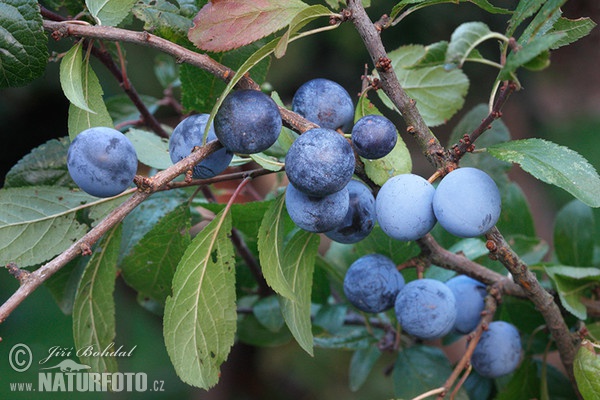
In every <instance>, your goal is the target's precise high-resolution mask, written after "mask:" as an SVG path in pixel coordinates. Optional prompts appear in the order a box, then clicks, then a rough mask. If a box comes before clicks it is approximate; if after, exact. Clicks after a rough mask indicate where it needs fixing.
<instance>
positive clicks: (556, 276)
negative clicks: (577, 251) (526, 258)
mask: <svg viewBox="0 0 600 400" xmlns="http://www.w3.org/2000/svg"><path fill="white" fill-rule="evenodd" d="M545 271H546V273H547V274H548V276H549V277H550V278H551V279H552V281H554V283H555V284H556V289H557V291H558V295H559V297H560V301H561V303H562V305H563V306H564V307H565V309H566V310H567V311H569V312H570V313H571V314H573V315H574V316H576V317H577V318H579V319H581V320H585V319H586V318H587V310H586V308H585V306H584V305H583V304H582V303H581V301H580V297H582V296H583V294H584V292H585V290H586V289H588V286H589V285H588V284H589V283H594V284H597V282H599V281H600V269H598V268H591V267H569V266H563V265H561V266H551V267H545Z"/></svg>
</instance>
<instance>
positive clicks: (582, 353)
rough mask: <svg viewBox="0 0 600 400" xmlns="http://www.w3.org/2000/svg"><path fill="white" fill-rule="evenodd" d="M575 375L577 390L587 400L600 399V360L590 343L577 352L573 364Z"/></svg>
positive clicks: (586, 343)
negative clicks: (599, 378) (599, 377)
mask: <svg viewBox="0 0 600 400" xmlns="http://www.w3.org/2000/svg"><path fill="white" fill-rule="evenodd" d="M573 373H574V374H575V381H576V382H577V388H578V389H579V392H580V393H581V395H582V396H583V398H584V399H585V400H597V399H598V398H600V381H599V380H598V376H599V375H600V358H598V355H597V354H596V352H595V350H594V347H593V346H592V345H591V344H590V343H589V342H584V343H582V344H581V346H580V347H579V350H577V354H576V355H575V361H574V362H573Z"/></svg>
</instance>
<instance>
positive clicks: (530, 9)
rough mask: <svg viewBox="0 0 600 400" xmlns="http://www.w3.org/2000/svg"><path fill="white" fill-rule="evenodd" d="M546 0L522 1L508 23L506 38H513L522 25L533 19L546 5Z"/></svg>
mask: <svg viewBox="0 0 600 400" xmlns="http://www.w3.org/2000/svg"><path fill="white" fill-rule="evenodd" d="M545 2H546V0H521V1H519V3H518V4H517V8H516V9H515V11H514V12H513V15H512V16H511V18H510V20H509V21H508V29H507V30H506V36H512V35H513V34H514V32H515V30H516V29H517V27H518V26H519V25H521V23H523V21H525V20H526V19H527V18H529V17H531V16H532V15H533V14H535V13H536V12H537V10H539V9H540V7H541V6H542V4H544V3H545Z"/></svg>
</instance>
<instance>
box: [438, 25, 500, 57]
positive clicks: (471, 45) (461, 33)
mask: <svg viewBox="0 0 600 400" xmlns="http://www.w3.org/2000/svg"><path fill="white" fill-rule="evenodd" d="M500 37H502V35H500V34H498V33H495V32H492V31H491V30H490V28H489V27H488V26H487V25H486V24H484V23H483V22H465V23H463V24H461V25H459V26H458V28H456V29H455V30H454V32H452V36H451V37H450V43H449V44H448V49H447V50H446V59H445V62H446V63H451V64H456V65H458V66H459V67H460V66H462V65H463V63H464V61H465V59H466V58H467V57H468V56H469V54H470V53H471V51H473V49H475V47H477V46H478V45H479V44H480V43H482V42H484V41H486V40H488V39H492V38H496V39H499V38H500Z"/></svg>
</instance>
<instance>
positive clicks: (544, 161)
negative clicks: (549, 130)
mask: <svg viewBox="0 0 600 400" xmlns="http://www.w3.org/2000/svg"><path fill="white" fill-rule="evenodd" d="M487 151H488V152H489V153H490V154H491V155H493V156H494V157H496V158H498V159H499V160H503V161H508V162H513V163H517V164H519V165H520V166H521V168H523V170H525V171H527V172H529V173H530V174H531V175H533V176H534V177H536V178H537V179H539V180H541V181H543V182H546V183H549V184H553V185H556V186H558V187H560V188H562V189H564V190H566V191H567V192H569V193H571V194H572V195H573V196H575V197H577V198H578V199H579V200H581V201H583V202H584V203H585V204H587V205H589V206H590V207H600V177H599V176H598V173H597V172H596V170H595V169H594V167H593V166H592V165H591V164H589V163H588V162H587V160H586V159H585V158H583V157H582V156H581V155H580V154H579V153H577V152H575V151H573V150H571V149H569V148H567V147H564V146H559V145H557V144H555V143H552V142H549V141H546V140H543V139H522V140H513V141H510V142H506V143H499V144H496V145H493V146H490V147H488V148H487Z"/></svg>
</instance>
